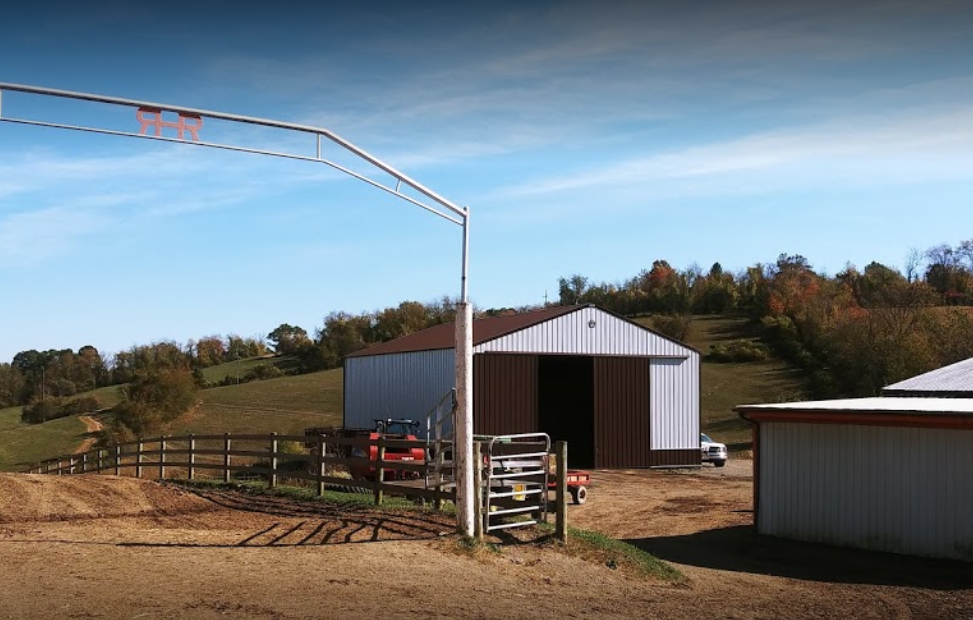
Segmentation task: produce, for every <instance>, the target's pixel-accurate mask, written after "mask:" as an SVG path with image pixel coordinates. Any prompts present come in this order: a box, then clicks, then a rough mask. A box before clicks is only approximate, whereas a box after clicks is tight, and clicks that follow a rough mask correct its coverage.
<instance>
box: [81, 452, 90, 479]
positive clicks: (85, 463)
mask: <svg viewBox="0 0 973 620" xmlns="http://www.w3.org/2000/svg"><path fill="white" fill-rule="evenodd" d="M87 471H88V453H87V452H83V453H82V454H81V473H82V474H83V473H86V472H87Z"/></svg>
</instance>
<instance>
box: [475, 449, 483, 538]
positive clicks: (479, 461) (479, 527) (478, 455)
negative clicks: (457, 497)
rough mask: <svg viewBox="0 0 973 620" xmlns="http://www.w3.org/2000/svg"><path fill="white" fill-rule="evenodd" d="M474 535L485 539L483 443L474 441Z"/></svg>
mask: <svg viewBox="0 0 973 620" xmlns="http://www.w3.org/2000/svg"><path fill="white" fill-rule="evenodd" d="M473 492H474V493H476V495H474V496H473V535H474V536H476V538H477V540H483V443H482V442H479V441H476V442H474V443H473Z"/></svg>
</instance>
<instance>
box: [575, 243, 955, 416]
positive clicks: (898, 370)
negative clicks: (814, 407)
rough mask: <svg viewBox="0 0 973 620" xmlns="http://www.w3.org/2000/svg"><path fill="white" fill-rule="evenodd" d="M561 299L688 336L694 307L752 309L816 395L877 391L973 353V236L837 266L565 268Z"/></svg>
mask: <svg viewBox="0 0 973 620" xmlns="http://www.w3.org/2000/svg"><path fill="white" fill-rule="evenodd" d="M559 303H561V304H574V303H595V304H598V305H600V306H602V307H604V308H607V309H609V310H613V311H614V312H617V313H619V314H622V315H626V316H638V315H654V316H655V319H654V321H655V325H656V327H657V328H658V329H660V330H661V331H663V332H665V333H667V334H669V335H672V336H674V337H677V338H678V337H685V335H686V333H687V330H688V329H689V325H690V324H691V317H692V315H694V314H695V315H699V314H727V313H738V314H743V315H746V316H748V317H750V319H751V321H752V323H753V325H754V327H755V332H756V333H757V334H759V337H760V339H761V340H762V341H763V343H764V344H766V345H767V346H769V347H770V348H772V349H774V350H775V352H776V353H778V354H779V355H780V356H782V357H784V358H785V359H787V360H789V361H790V362H792V363H793V364H796V365H797V366H799V367H800V368H802V369H803V370H805V371H806V375H807V377H808V380H809V390H810V392H811V393H812V395H813V396H815V397H821V398H828V397H849V396H869V395H876V394H878V393H880V391H881V389H882V387H884V386H886V385H889V384H891V383H895V382H897V381H900V380H902V379H906V378H909V377H912V376H915V375H918V374H921V373H923V372H927V371H929V370H933V369H935V368H939V367H941V366H945V365H947V364H951V363H954V362H957V361H960V360H963V359H967V358H969V357H973V308H971V306H973V240H967V241H963V242H962V243H960V244H959V245H958V246H949V245H946V244H943V245H938V246H935V247H933V248H929V249H928V250H926V251H925V252H919V251H916V250H913V251H911V252H910V253H909V256H908V258H907V260H906V264H905V268H904V269H903V270H901V271H900V270H898V269H896V268H894V267H890V266H887V265H883V264H881V263H877V262H872V263H869V264H868V265H866V266H865V267H864V268H863V269H858V268H857V267H855V266H854V265H850V264H849V265H846V266H845V267H844V268H843V269H842V270H841V271H839V272H838V273H837V274H835V275H828V274H824V273H818V272H816V271H814V269H813V268H812V266H811V265H810V264H809V262H808V261H807V259H806V258H804V257H803V256H800V255H788V254H781V255H780V256H779V257H778V259H777V260H776V261H775V262H773V263H766V264H763V263H758V264H756V265H753V266H751V267H748V268H746V269H744V270H742V271H740V272H738V273H730V272H727V271H725V270H723V268H722V267H721V266H720V264H719V263H716V264H714V265H713V266H712V267H711V268H710V269H709V271H707V272H704V271H702V270H701V269H700V268H699V267H698V266H695V265H693V266H691V267H689V268H687V269H684V270H677V269H674V268H673V267H672V266H670V265H669V264H668V263H667V262H666V261H663V260H659V261H655V262H654V263H653V265H652V268H651V269H649V270H644V271H642V272H640V273H639V274H638V275H636V276H634V277H632V278H630V279H628V280H626V281H623V282H620V283H592V282H589V280H588V279H587V278H585V277H584V276H581V275H573V276H570V277H565V278H561V279H560V281H559ZM744 344H746V343H744ZM748 346H749V345H748ZM750 350H751V351H753V352H754V353H755V355H759V348H756V349H755V348H753V347H751V348H750ZM714 353H716V355H715V356H714V357H716V358H717V359H719V358H720V357H721V356H723V355H726V354H727V352H726V351H725V349H724V350H721V351H716V352H714ZM728 357H729V359H732V358H733V356H732V354H731V355H729V356H728Z"/></svg>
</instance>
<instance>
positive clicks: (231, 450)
mask: <svg viewBox="0 0 973 620" xmlns="http://www.w3.org/2000/svg"><path fill="white" fill-rule="evenodd" d="M450 447H451V446H446V449H449V448H450ZM426 448H427V443H426V442H425V441H419V440H408V439H386V438H378V439H370V438H368V437H333V436H325V435H310V436H309V435H278V434H276V433H269V434H265V435H255V434H233V433H225V434H223V435H183V436H169V435H163V436H160V437H153V438H147V439H145V438H143V439H139V440H136V441H129V442H124V443H118V444H115V445H112V446H110V447H107V448H95V449H93V450H89V451H87V452H83V453H80V454H72V455H68V456H60V457H57V458H53V459H48V460H46V461H42V462H40V463H38V464H37V465H35V466H34V467H32V468H30V469H29V470H28V471H27V473H37V474H53V475H69V474H101V473H112V474H115V475H133V476H135V477H137V478H146V477H151V478H153V479H159V480H162V479H178V478H185V479H187V480H195V479H200V478H204V479H219V477H218V476H213V475H205V474H204V475H200V474H201V472H207V473H209V474H213V473H217V474H220V473H221V474H222V480H223V481H224V482H231V481H232V480H234V479H237V480H253V479H265V480H266V481H267V484H268V485H269V486H270V487H274V486H277V484H278V483H279V481H280V480H281V479H289V480H297V481H303V482H305V483H316V485H317V493H318V495H322V494H323V493H324V492H325V490H326V489H327V488H329V487H331V488H336V487H337V488H342V489H345V490H348V489H352V490H357V491H365V492H371V493H372V494H373V495H374V497H375V501H376V503H381V501H382V499H383V497H384V495H385V494H386V493H388V494H390V495H404V496H407V497H417V498H421V499H430V500H438V501H442V500H449V501H455V492H454V491H452V490H449V489H444V488H439V487H438V486H436V485H434V484H433V485H430V483H429V480H428V476H427V475H426V474H427V473H428V465H427V463H429V462H430V460H431V459H430V455H429V454H428V453H427V452H426ZM415 450H422V451H423V454H424V455H425V457H424V458H422V459H417V458H415V456H413V455H414V454H415V452H414V451H415ZM432 456H435V455H432ZM437 503H438V502H437Z"/></svg>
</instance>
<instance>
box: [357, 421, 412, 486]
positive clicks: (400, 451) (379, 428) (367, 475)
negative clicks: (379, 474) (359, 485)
mask: <svg viewBox="0 0 973 620" xmlns="http://www.w3.org/2000/svg"><path fill="white" fill-rule="evenodd" d="M418 431H419V423H418V422H416V421H415V420H393V419H386V420H375V429H374V430H372V431H358V432H357V434H356V436H363V435H366V434H367V435H368V438H369V439H370V440H371V441H370V442H369V445H368V453H367V454H366V453H365V450H364V449H363V448H359V447H357V446H356V447H355V448H353V449H352V451H351V456H353V457H358V458H366V457H367V458H368V460H370V461H377V460H378V440H379V439H380V438H384V439H406V440H410V441H417V439H416V433H417V432H418ZM385 460H386V461H411V462H415V463H416V464H422V463H425V461H426V451H425V449H424V448H421V447H418V446H416V447H397V446H396V447H392V446H390V447H387V448H385ZM375 469H376V468H375V467H368V466H355V467H352V468H351V475H352V477H353V478H357V479H365V480H374V479H375ZM420 475H421V474H420V473H419V472H418V471H403V470H399V469H386V470H385V475H384V478H385V480H415V479H417V478H419V477H420Z"/></svg>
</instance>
